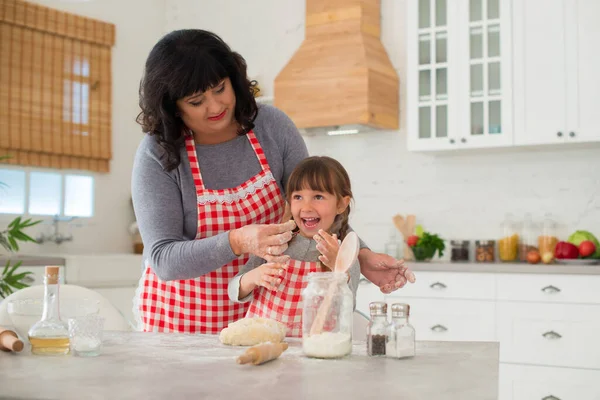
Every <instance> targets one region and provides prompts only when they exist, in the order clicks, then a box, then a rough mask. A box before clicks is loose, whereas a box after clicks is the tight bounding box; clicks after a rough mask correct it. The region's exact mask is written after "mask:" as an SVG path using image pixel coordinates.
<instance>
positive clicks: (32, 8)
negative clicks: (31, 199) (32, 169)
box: [0, 0, 115, 172]
mask: <svg viewBox="0 0 600 400" xmlns="http://www.w3.org/2000/svg"><path fill="white" fill-rule="evenodd" d="M114 41H115V26H114V25H113V24H109V23H105V22H101V21H96V20H93V19H90V18H85V17H80V16H77V15H74V14H69V13H65V12H61V11H58V10H54V9H51V8H48V7H43V6H40V5H36V4H32V3H27V2H25V1H21V0H0V155H7V154H8V155H10V156H11V158H10V159H8V160H7V161H6V162H8V163H10V164H16V165H28V166H37V167H48V168H61V169H78V170H90V171H98V172H108V170H109V160H110V159H111V157H112V150H111V47H112V46H113V45H114Z"/></svg>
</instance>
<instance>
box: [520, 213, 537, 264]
mask: <svg viewBox="0 0 600 400" xmlns="http://www.w3.org/2000/svg"><path fill="white" fill-rule="evenodd" d="M538 237H539V228H538V225H536V224H535V223H534V222H533V217H532V215H531V213H527V214H525V218H523V225H522V226H521V236H520V238H519V261H521V262H527V255H528V254H529V252H530V251H535V252H538V244H537V242H538Z"/></svg>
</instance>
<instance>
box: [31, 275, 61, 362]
mask: <svg viewBox="0 0 600 400" xmlns="http://www.w3.org/2000/svg"><path fill="white" fill-rule="evenodd" d="M59 272H60V267H57V266H47V267H46V269H45V272H44V311H43V314H42V319H41V320H40V321H38V322H36V323H35V324H33V326H32V327H31V328H30V329H29V332H28V333H27V334H28V336H29V342H30V343H31V353H32V354H38V355H65V354H69V350H70V349H69V328H68V325H67V324H66V323H65V322H63V321H62V320H61V319H60V309H59Z"/></svg>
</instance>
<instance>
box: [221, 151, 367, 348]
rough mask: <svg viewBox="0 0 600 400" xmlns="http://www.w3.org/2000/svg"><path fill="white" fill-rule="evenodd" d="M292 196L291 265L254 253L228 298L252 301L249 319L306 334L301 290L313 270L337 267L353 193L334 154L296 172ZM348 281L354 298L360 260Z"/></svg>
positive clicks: (292, 178) (289, 196) (289, 192)
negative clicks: (260, 319) (266, 320)
mask: <svg viewBox="0 0 600 400" xmlns="http://www.w3.org/2000/svg"><path fill="white" fill-rule="evenodd" d="M286 194H287V200H288V202H289V204H290V211H291V213H292V217H293V219H294V221H295V222H296V225H297V229H296V230H295V232H294V237H293V238H292V240H291V241H290V242H289V243H288V245H289V247H288V249H287V250H286V251H285V253H284V254H286V255H289V256H290V261H289V262H288V263H287V265H282V264H275V263H265V261H264V260H263V259H261V258H258V257H251V258H250V260H249V261H248V262H247V263H246V265H244V267H242V269H241V270H240V272H239V274H238V275H236V276H235V277H234V278H233V279H232V280H231V281H230V282H229V288H228V293H229V298H230V299H231V301H234V302H238V303H245V302H251V304H250V308H249V309H248V313H247V314H246V317H254V316H256V317H264V318H270V319H275V320H277V321H279V322H282V323H284V324H285V325H286V326H287V336H292V337H301V336H302V290H303V289H304V288H305V287H306V285H307V283H308V281H307V277H308V274H310V273H311V272H321V271H330V270H333V268H334V266H335V260H336V257H337V253H338V249H339V242H338V239H339V240H343V239H344V236H345V235H346V233H347V232H348V215H349V214H350V200H351V199H352V191H351V187H350V178H349V177H348V173H347V172H346V170H345V169H344V167H343V166H342V165H341V164H340V163H339V162H338V161H336V160H334V159H333V158H330V157H309V158H306V159H304V160H303V161H302V162H300V164H298V165H297V166H296V168H295V169H294V171H292V173H291V175H290V177H289V179H288V183H287V188H286ZM348 273H349V281H348V284H349V286H350V289H351V290H352V293H353V295H354V298H355V299H356V289H357V287H358V281H359V279H360V267H359V264H358V261H355V262H354V264H353V265H352V266H351V267H350V269H349V271H348Z"/></svg>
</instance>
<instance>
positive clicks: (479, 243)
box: [475, 240, 496, 263]
mask: <svg viewBox="0 0 600 400" xmlns="http://www.w3.org/2000/svg"><path fill="white" fill-rule="evenodd" d="M495 247H496V241H495V240H476V241H475V261H476V262H480V263H485V262H489V263H493V262H494V261H496V249H495Z"/></svg>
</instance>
